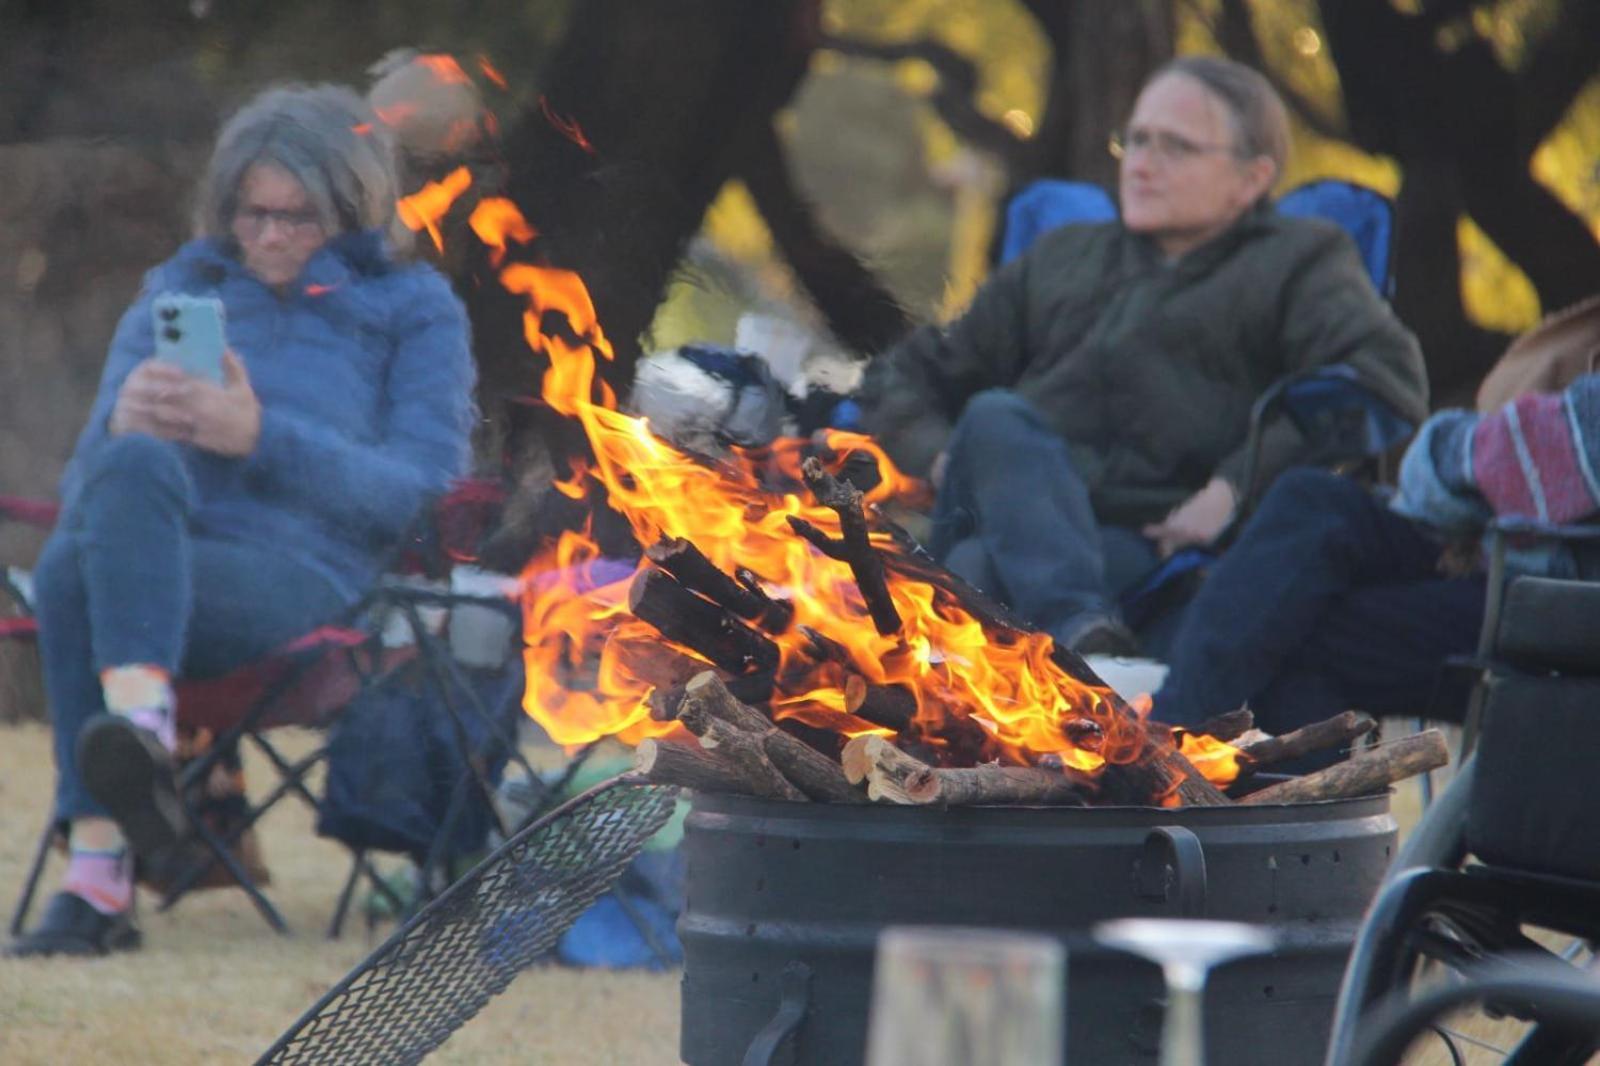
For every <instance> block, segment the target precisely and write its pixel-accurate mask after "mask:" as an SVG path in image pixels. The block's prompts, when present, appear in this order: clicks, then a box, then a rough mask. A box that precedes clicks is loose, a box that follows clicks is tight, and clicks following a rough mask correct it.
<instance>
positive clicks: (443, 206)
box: [402, 171, 1445, 806]
mask: <svg viewBox="0 0 1600 1066" xmlns="http://www.w3.org/2000/svg"><path fill="white" fill-rule="evenodd" d="M469 184H470V178H469V177H468V176H467V175H466V173H465V171H462V172H458V173H457V174H454V175H451V176H450V178H448V179H446V181H445V182H442V183H439V184H436V185H431V186H429V187H428V188H426V189H424V190H423V191H422V192H420V193H419V194H417V196H415V197H413V198H410V200H409V201H408V202H407V203H406V205H405V209H404V210H403V212H402V218H404V219H406V221H407V222H408V223H409V224H412V225H413V226H414V228H418V229H426V230H428V232H429V233H430V235H431V236H434V237H435V239H438V233H439V230H438V222H439V220H440V219H441V218H442V217H443V215H444V213H445V212H446V211H447V210H448V209H449V207H450V204H451V203H452V202H453V201H454V200H455V199H456V198H457V197H458V196H460V195H461V194H462V193H463V192H464V191H465V190H466V189H467V188H468V187H469ZM470 225H471V228H472V230H473V232H474V233H475V234H476V235H477V236H478V238H479V239H480V240H482V241H483V242H484V243H485V244H486V245H488V246H489V248H490V249H491V261H492V262H493V263H494V264H495V265H496V266H498V267H499V268H500V271H501V273H500V280H501V283H502V284H503V285H504V286H505V287H506V288H507V289H508V290H509V291H511V292H512V293H514V294H519V295H522V296H523V297H525V298H526V300H527V309H526V311H525V330H524V333H525V337H526V339H527V342H528V344H529V345H530V346H531V347H532V348H533V349H534V350H535V351H536V352H539V353H542V354H543V355H545V356H546V357H547V358H548V359H549V362H550V367H549V370H548V371H547V372H546V373H545V376H544V382H543V388H542V396H543V399H544V401H545V403H546V404H548V405H549V406H550V407H551V408H552V409H554V410H555V411H556V412H558V413H560V414H561V415H564V416H566V417H568V418H571V419H575V420H576V421H577V422H578V423H580V424H581V426H582V428H583V430H584V432H585V434H586V436H587V440H588V444H589V449H590V456H591V457H592V461H589V460H584V461H575V462H574V466H573V469H572V470H571V472H570V476H568V477H567V478H565V479H564V480H561V481H558V482H557V483H556V488H557V489H558V490H560V491H561V492H563V493H565V494H567V495H568V496H570V497H573V498H574V499H581V500H589V501H591V502H592V503H593V505H594V506H596V507H599V506H609V507H611V508H613V509H614V510H615V511H616V512H618V513H619V514H621V515H622V516H623V517H624V518H625V519H626V521H627V522H628V524H629V526H630V527H631V530H632V532H633V535H634V537H635V538H636V540H637V541H638V543H639V545H640V546H641V548H642V549H643V552H642V556H641V557H640V559H639V561H638V563H637V565H636V566H635V567H634V569H633V572H632V573H631V574H629V575H628V576H626V577H625V578H623V579H621V580H616V579H614V578H613V579H607V578H606V577H605V576H603V574H604V573H605V571H606V567H605V566H603V565H602V559H601V553H600V549H599V546H598V545H597V543H596V542H595V540H594V539H593V538H592V537H591V536H590V535H589V534H588V533H587V532H568V533H566V534H563V535H562V537H561V538H560V540H559V542H558V543H556V544H555V545H554V546H553V547H552V548H551V549H550V550H549V551H548V552H546V553H543V554H541V555H540V556H539V557H538V558H536V559H535V560H533V561H532V562H531V563H530V565H529V567H528V574H527V581H526V583H525V585H526V589H527V590H528V591H527V592H526V593H525V601H524V620H525V625H524V636H525V639H526V645H527V647H526V653H525V654H526V665H527V676H528V688H527V693H526V698H525V706H526V709H527V711H528V713H529V714H531V715H532V716H533V717H534V718H535V719H536V720H537V721H538V722H539V723H540V725H542V726H543V727H544V729H545V730H546V731H547V732H548V733H549V735H550V736H551V737H552V738H553V739H554V740H555V741H556V742H558V743H561V744H565V745H580V744H584V743H587V742H590V741H593V740H595V739H597V738H600V737H605V736H614V737H617V738H620V739H621V740H623V741H625V742H628V743H632V744H635V745H637V766H638V772H639V774H640V775H641V776H642V777H643V778H645V779H648V780H650V781H654V782H658V783H669V784H675V785H685V786H689V787H693V788H696V789H700V790H705V791H721V792H742V793H748V794H752V795H756V796H763V797H770V798H780V799H786V800H793V801H819V802H830V803H864V802H870V801H877V802H889V803H900V804H944V805H965V804H1040V805H1081V804H1087V803H1099V804H1112V805H1162V806H1180V805H1222V804H1228V803H1231V802H1233V800H1231V799H1230V798H1229V795H1228V794H1227V792H1225V791H1224V790H1225V789H1229V788H1230V787H1232V788H1233V789H1235V790H1236V791H1237V790H1239V789H1240V788H1241V787H1243V786H1244V785H1245V784H1246V783H1247V782H1248V781H1249V779H1250V778H1251V777H1252V776H1253V775H1255V774H1256V773H1257V772H1258V771H1260V770H1262V769H1263V768H1266V767H1269V766H1271V765H1273V764H1274V763H1277V762H1281V761H1283V760H1285V759H1288V758H1292V757H1295V756H1297V755H1302V754H1305V753H1307V752H1311V751H1317V750H1323V749H1329V748H1334V747H1341V746H1344V745H1348V744H1350V743H1351V742H1353V741H1355V740H1356V739H1357V738H1358V737H1360V736H1362V735H1363V734H1364V733H1366V732H1367V731H1369V730H1371V729H1372V726H1373V723H1372V720H1371V719H1370V718H1366V717H1365V716H1362V715H1357V714H1354V713H1346V714H1344V715H1340V716H1338V717H1336V718H1334V719H1331V720H1329V721H1327V722H1323V723H1318V724H1317V725H1314V726H1311V727H1308V728H1306V729H1303V730H1300V731H1299V732H1297V733H1294V734H1290V735H1287V736H1283V737H1276V738H1272V737H1266V736H1265V735H1263V734H1260V733H1258V732H1255V731H1253V730H1252V729H1251V728H1250V727H1251V721H1250V718H1249V714H1248V712H1245V711H1241V712H1236V713H1234V714H1230V715H1225V716H1223V717H1221V718H1220V719H1218V720H1216V721H1215V722H1212V723H1207V724H1205V725H1203V726H1199V727H1195V728H1191V729H1173V728H1168V727H1166V726H1164V725H1161V724H1159V723H1156V722H1152V721H1150V720H1149V718H1148V707H1147V706H1140V707H1136V706H1133V705H1130V704H1129V703H1128V702H1127V701H1125V700H1124V699H1123V698H1122V697H1120V696H1119V695H1117V693H1115V692H1114V691H1112V690H1111V689H1110V688H1109V687H1108V686H1106V685H1105V684H1104V683H1103V682H1102V681H1101V680H1100V679H1099V678H1098V677H1097V676H1096V675H1095V673H1094V672H1093V671H1092V670H1091V669H1090V668H1089V666H1088V665H1087V664H1086V663H1085V662H1084V661H1083V659H1082V658H1080V657H1079V656H1077V655H1075V654H1074V653H1072V652H1071V651H1069V650H1067V649H1065V648H1063V647H1060V646H1058V645H1056V644H1055V643H1054V641H1053V640H1052V639H1051V638H1050V637H1049V636H1048V635H1045V634H1042V633H1038V632H1034V631H1030V630H1029V629H1028V628H1027V627H1026V626H1025V625H1022V624H1020V623H1019V622H1017V621H1016V620H1015V619H1013V618H1012V617H1010V616H1009V615H1008V614H1007V612H1006V611H1005V610H1004V609H1003V608H1002V607H1000V606H999V605H997V604H995V603H993V602H992V601H990V600H989V599H988V598H987V597H985V596H984V595H983V594H981V593H980V592H978V591H977V590H975V589H973V588H971V587H970V586H968V585H966V584H965V583H964V582H962V581H961V580H960V579H959V578H957V577H956V576H955V575H953V574H950V573H949V572H947V571H945V570H943V569H942V568H941V567H939V566H938V565H937V564H936V563H935V562H934V561H933V560H932V559H931V558H929V557H928V556H927V555H926V554H925V553H923V552H922V551H921V549H920V548H919V547H918V546H917V545H916V544H915V543H914V542H913V541H912V539H911V538H910V537H909V536H908V535H906V534H905V533H904V531H902V530H901V529H899V528H898V527H897V526H896V525H895V524H894V523H893V522H891V521H889V520H888V518H887V517H886V516H885V514H884V513H883V510H882V507H883V505H884V504H886V503H888V502H889V501H891V500H900V501H912V502H915V501H917V500H922V501H925V500H926V498H927V488H926V486H924V485H923V484H922V483H921V482H918V481H916V480H914V479H911V478H908V477H906V476H904V475H903V474H901V473H900V472H899V471H898V470H896V469H895V468H894V466H893V464H892V463H891V462H890V461H889V459H888V457H887V456H886V455H885V454H884V453H883V451H882V450H881V449H880V448H879V447H878V446H877V445H876V444H875V443H874V442H873V441H872V440H871V439H870V438H867V437H864V436H861V435H857V434H848V433H838V432H831V433H828V434H827V435H826V440H825V442H823V443H822V444H821V445H820V446H818V445H813V444H812V442H806V441H797V440H787V441H780V442H778V443H776V444H775V445H773V446H772V447H770V448H767V449H762V450H760V451H742V450H738V449H734V450H732V451H731V452H730V454H728V455H726V456H721V457H707V456H702V455H694V454H689V453H688V452H685V451H683V450H680V449H678V448H676V447H674V446H673V445H671V444H670V443H668V442H667V441H665V440H663V439H661V438H659V437H657V436H655V435H654V434H653V433H652V432H651V430H650V427H649V425H648V423H647V422H646V421H645V420H644V419H641V418H636V417H631V416H629V415H627V414H624V413H623V412H621V411H620V410H618V406H617V403H616V397H615V395H614V393H613V392H612V390H611V389H610V388H609V387H608V386H607V385H606V384H605V382H604V381H603V380H602V379H601V378H600V376H599V374H598V366H599V361H601V360H610V359H612V358H613V355H612V350H611V346H610V344H609V343H608V341H607V340H606V337H605V334H604V332H603V330H602V329H601V326H600V324H599V322H598V321H597V319H596V315H595V310H594V306H593V304H592V302H591V301H590V299H589V295H588V292H587V290H586V289H585V287H584V285H583V283H582V281H581V279H579V277H578V276H577V275H576V274H574V273H572V272H570V271H564V270H560V269H556V268H551V267H546V266H536V265H531V264H528V263H521V262H512V263H505V262H504V260H505V258H506V254H507V246H508V244H510V243H527V242H529V241H532V240H534V239H535V238H536V231H535V230H534V228H533V227H532V226H530V225H529V224H528V223H527V222H525V221H524V219H523V217H522V215H521V214H520V213H519V212H518V211H517V209H516V207H515V206H514V205H513V204H511V203H510V202H509V201H507V200H503V199H498V198H485V199H484V200H482V201H481V202H480V203H479V204H478V206H477V207H476V209H475V210H474V211H473V212H472V217H471V220H470ZM808 453H809V454H808ZM863 489H864V490H865V491H863ZM611 569H612V570H613V571H614V570H615V566H614V564H613V565H612V567H611ZM1444 761H1445V749H1444V742H1443V740H1442V738H1441V737H1440V736H1439V735H1438V734H1437V733H1436V732H1434V733H1427V734H1422V735H1420V736H1418V737H1411V738H1406V739H1404V740H1401V741H1397V742H1395V743H1392V744H1385V745H1379V746H1376V747H1373V748H1370V749H1367V750H1363V751H1360V752H1358V753H1357V754H1356V755H1354V756H1353V757H1352V758H1351V759H1349V760H1348V761H1346V762H1344V763H1341V764H1339V765H1337V766H1335V767H1333V768H1331V769H1329V770H1325V771H1322V772H1320V773H1318V774H1313V775H1309V776H1307V777H1305V778H1301V779H1297V780H1292V781H1287V782H1282V783H1278V784H1274V785H1271V786H1269V787H1266V788H1261V789H1258V790H1255V791H1252V792H1250V793H1249V794H1248V795H1247V796H1246V797H1245V798H1244V799H1243V801H1242V802H1246V803H1272V802H1291V801H1298V800H1311V799H1330V798H1337V797H1340V796H1349V795H1357V794H1361V793H1364V792H1367V791H1371V790H1374V789H1378V788H1382V787H1384V786H1385V785H1387V784H1389V783H1391V782H1392V781H1395V780H1398V779H1399V778H1401V777H1404V776H1409V775H1410V774H1414V773H1419V772H1422V771H1423V770H1426V769H1429V768H1431V767H1433V766H1437V765H1442V763H1443V762H1444Z"/></svg>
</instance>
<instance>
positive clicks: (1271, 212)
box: [1123, 198, 1277, 275]
mask: <svg viewBox="0 0 1600 1066" xmlns="http://www.w3.org/2000/svg"><path fill="white" fill-rule="evenodd" d="M1276 211H1277V209H1276V208H1275V207H1273V205H1272V201H1271V200H1270V199H1266V198H1263V199H1262V200H1260V201H1258V202H1257V203H1256V205H1255V206H1254V207H1251V208H1250V209H1248V210H1247V211H1245V213H1244V214H1242V215H1240V216H1239V218H1238V219H1237V220H1236V221H1235V222H1234V224H1233V225H1231V226H1229V227H1228V228H1227V229H1225V230H1223V231H1222V232H1221V233H1219V234H1217V235H1216V236H1215V237H1213V238H1211V239H1210V240H1209V241H1207V242H1205V243H1204V244H1202V245H1199V246H1198V247H1195V248H1192V249H1190V250H1189V251H1188V252H1187V253H1185V254H1184V255H1183V257H1182V258H1180V259H1179V260H1178V261H1177V262H1176V263H1173V264H1171V269H1172V270H1173V271H1174V272H1175V273H1178V274H1181V275H1193V274H1205V273H1208V272H1209V271H1210V270H1211V269H1212V268H1213V267H1215V266H1216V265H1217V264H1218V263H1220V262H1222V261H1223V260H1224V259H1227V258H1228V257H1229V256H1231V255H1232V254H1233V253H1234V251H1235V250H1236V249H1237V248H1238V247H1239V246H1240V245H1241V244H1243V243H1245V242H1246V241H1248V240H1251V239H1253V238H1254V237H1256V236H1258V235H1259V234H1261V233H1264V232H1266V231H1267V230H1269V229H1270V228H1271V225H1272V219H1273V218H1274V217H1275V216H1276ZM1123 232H1124V233H1126V234H1127V235H1128V237H1129V238H1130V239H1132V241H1133V242H1134V244H1135V245H1136V246H1137V247H1138V249H1139V259H1140V262H1141V265H1146V266H1155V265H1157V264H1161V263H1163V262H1165V259H1164V257H1163V256H1162V254H1161V249H1160V248H1158V247H1156V243H1155V241H1153V240H1151V239H1150V238H1149V237H1146V236H1144V235H1143V234H1139V233H1133V232H1132V231H1130V230H1127V229H1124V230H1123Z"/></svg>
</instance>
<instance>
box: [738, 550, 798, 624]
mask: <svg viewBox="0 0 1600 1066" xmlns="http://www.w3.org/2000/svg"><path fill="white" fill-rule="evenodd" d="M733 579H734V580H735V581H737V582H739V584H740V585H742V586H743V587H744V588H745V589H746V590H747V591H748V592H749V593H750V595H752V596H755V597H756V598H758V599H759V600H761V602H762V603H765V604H766V605H767V606H766V610H765V611H763V612H762V615H761V619H760V621H761V626H762V628H763V629H765V630H766V631H767V632H768V633H784V632H787V631H788V629H789V626H790V625H792V624H793V623H794V604H793V603H792V602H791V601H789V600H775V599H773V598H772V597H771V596H769V595H767V590H766V589H764V588H762V587H761V576H760V575H759V574H757V573H756V572H755V571H754V570H751V569H749V568H747V567H743V566H741V567H739V568H738V569H737V570H735V571H734V572H733Z"/></svg>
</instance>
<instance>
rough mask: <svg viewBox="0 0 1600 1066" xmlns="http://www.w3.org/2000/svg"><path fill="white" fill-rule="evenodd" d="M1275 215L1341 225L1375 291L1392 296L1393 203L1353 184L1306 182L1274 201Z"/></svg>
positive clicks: (1380, 194) (1324, 180)
mask: <svg viewBox="0 0 1600 1066" xmlns="http://www.w3.org/2000/svg"><path fill="white" fill-rule="evenodd" d="M1278 213H1279V214H1280V215H1292V216H1295V217H1297V218H1322V219H1327V220H1328V221H1329V222H1337V223H1338V224H1339V225H1341V226H1343V227H1344V229H1345V232H1347V233H1349V234H1350V237H1351V239H1352V240H1354V241H1355V242H1356V250H1357V251H1359V252H1360V253H1361V262H1362V264H1363V265H1364V266H1366V268H1367V276H1368V277H1369V278H1371V279H1372V285H1373V287H1374V288H1375V289H1377V290H1378V291H1379V292H1381V293H1382V294H1383V295H1384V298H1385V299H1390V298H1392V297H1393V296H1394V233H1395V219H1394V201H1392V200H1390V199H1389V198H1388V197H1387V196H1385V195H1383V193H1381V192H1378V191H1377V190H1376V189H1371V188H1368V187H1367V186H1365V185H1357V184H1356V183H1355V182H1353V181H1341V180H1338V179H1335V178H1325V179H1323V180H1321V181H1308V182H1306V183H1305V184H1304V185H1300V186H1296V187H1295V188H1293V189H1291V190H1289V191H1288V192H1286V193H1284V194H1283V195H1282V196H1280V197H1279V198H1278Z"/></svg>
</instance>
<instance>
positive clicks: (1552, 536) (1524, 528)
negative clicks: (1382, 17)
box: [1489, 515, 1600, 543]
mask: <svg viewBox="0 0 1600 1066" xmlns="http://www.w3.org/2000/svg"><path fill="white" fill-rule="evenodd" d="M1489 531H1490V532H1491V533H1499V534H1504V535H1505V536H1508V537H1533V538H1536V539H1539V540H1558V541H1563V542H1567V543H1583V542H1585V541H1600V523H1575V524H1569V525H1557V524H1555V523H1553V522H1541V521H1539V520H1538V519H1536V518H1524V517H1522V516H1520V515H1506V516H1504V517H1501V518H1496V519H1495V520H1494V521H1492V522H1490V523H1489Z"/></svg>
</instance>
